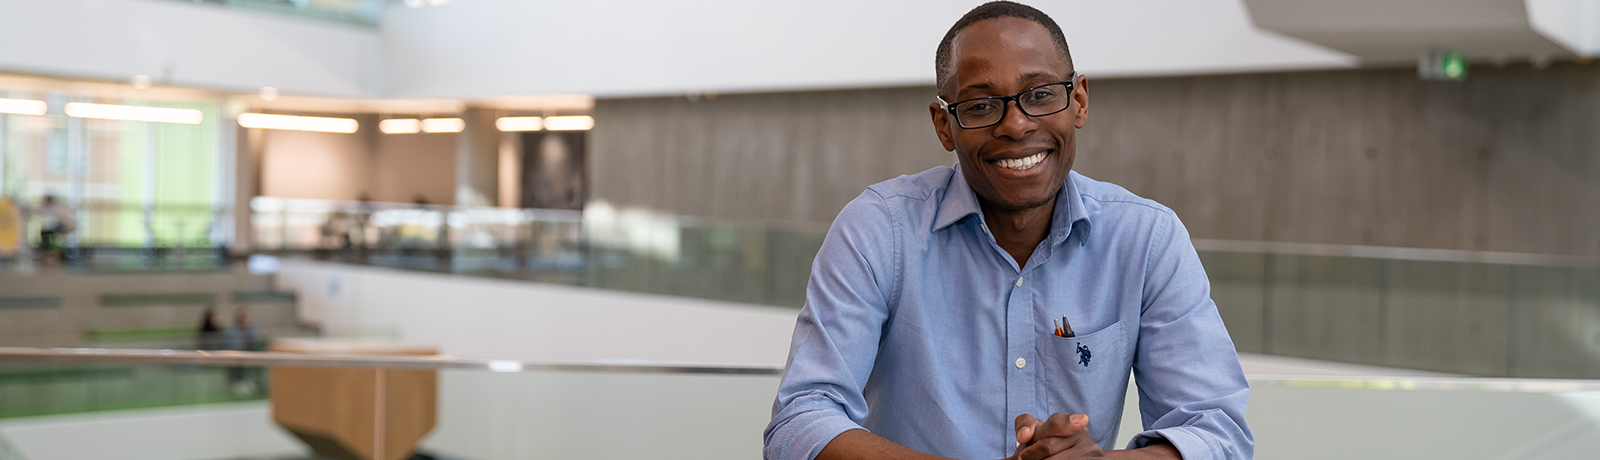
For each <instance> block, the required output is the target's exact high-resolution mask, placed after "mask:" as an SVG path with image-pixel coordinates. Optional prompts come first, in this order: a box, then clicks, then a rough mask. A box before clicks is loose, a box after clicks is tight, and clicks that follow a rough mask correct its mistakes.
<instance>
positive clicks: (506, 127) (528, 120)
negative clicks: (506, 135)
mask: <svg viewBox="0 0 1600 460" xmlns="http://www.w3.org/2000/svg"><path fill="white" fill-rule="evenodd" d="M494 127H496V128H500V130H501V131H538V130H541V129H544V119H543V118H540V117H500V119H498V120H495V121H494Z"/></svg>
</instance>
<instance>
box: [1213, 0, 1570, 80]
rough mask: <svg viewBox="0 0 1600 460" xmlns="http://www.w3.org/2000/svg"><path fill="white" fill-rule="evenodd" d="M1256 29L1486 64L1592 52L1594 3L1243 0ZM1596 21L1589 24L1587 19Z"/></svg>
mask: <svg viewBox="0 0 1600 460" xmlns="http://www.w3.org/2000/svg"><path fill="white" fill-rule="evenodd" d="M1244 3H1245V5H1247V6H1248V8H1249V12H1250V16H1251V18H1252V19H1253V20H1254V23H1255V25H1256V26H1258V27H1261V28H1263V29H1267V30H1271V31H1274V32H1278V33H1282V34H1284V35H1287V36H1290V37H1294V38H1298V39H1301V40H1305V41H1307V42H1311V43H1315V44H1318V45H1322V46H1326V47H1328V48H1331V49H1335V50H1338V51H1341V52H1345V53H1349V54H1350V55H1353V56H1355V57H1357V58H1359V59H1361V61H1362V63H1363V64H1386V63H1394V62H1408V61H1409V62H1415V60H1416V59H1417V57H1418V56H1420V55H1422V54H1424V53H1426V52H1428V50H1430V49H1452V50H1459V51H1462V52H1464V53H1466V54H1467V55H1468V57H1469V58H1475V59H1483V60H1498V59H1515V58H1529V57H1551V56H1570V55H1573V54H1588V51H1589V50H1587V49H1586V48H1585V47H1584V46H1583V45H1582V42H1583V41H1584V40H1585V39H1586V37H1584V36H1583V34H1584V33H1585V30H1584V29H1585V28H1586V27H1588V25H1585V24H1583V21H1581V19H1582V18H1584V17H1586V16H1585V14H1586V13H1587V15H1588V16H1587V17H1589V18H1591V19H1592V17H1593V14H1594V13H1600V11H1597V10H1590V11H1584V9H1585V8H1588V6H1592V5H1594V4H1596V2H1595V1H1594V0H1405V1H1395V0H1340V1H1327V0H1244ZM1590 22H1592V21H1590Z"/></svg>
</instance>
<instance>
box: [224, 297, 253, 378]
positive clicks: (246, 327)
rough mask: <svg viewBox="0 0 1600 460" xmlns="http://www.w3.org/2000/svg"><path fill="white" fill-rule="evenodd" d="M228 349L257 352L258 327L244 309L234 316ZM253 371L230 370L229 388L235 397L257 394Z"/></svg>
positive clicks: (235, 368)
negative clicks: (252, 376) (252, 375)
mask: <svg viewBox="0 0 1600 460" xmlns="http://www.w3.org/2000/svg"><path fill="white" fill-rule="evenodd" d="M228 349H229V350H237V351H255V349H256V325H255V323H252V322H250V312H249V311H248V310H245V309H244V308H240V309H239V311H237V312H234V314H233V326H232V327H229V328H228ZM251 374H252V372H251V369H250V368H247V367H237V366H235V367H229V368H228V388H229V389H230V390H232V391H233V394H234V396H238V397H245V396H250V395H253V394H255V392H256V389H257V388H258V387H257V386H256V382H255V379H252V378H250V377H251Z"/></svg>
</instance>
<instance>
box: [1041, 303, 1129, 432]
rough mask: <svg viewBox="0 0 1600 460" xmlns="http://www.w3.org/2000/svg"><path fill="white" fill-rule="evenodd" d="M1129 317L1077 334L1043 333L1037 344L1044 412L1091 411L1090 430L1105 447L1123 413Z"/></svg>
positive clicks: (1078, 412)
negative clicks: (1126, 331)
mask: <svg viewBox="0 0 1600 460" xmlns="http://www.w3.org/2000/svg"><path fill="white" fill-rule="evenodd" d="M1126 324H1127V320H1122V321H1117V322H1116V323H1112V324H1111V325H1110V326H1106V327H1104V328H1101V329H1100V330H1098V331H1095V332H1092V333H1088V334H1082V335H1079V336H1076V337H1057V336H1055V334H1045V336H1044V337H1041V338H1040V339H1041V341H1040V343H1041V346H1039V353H1040V356H1041V357H1042V358H1043V359H1042V360H1041V361H1043V362H1042V363H1041V364H1042V365H1043V366H1042V368H1041V369H1040V370H1041V371H1042V373H1041V375H1039V376H1038V379H1037V381H1038V383H1039V388H1038V392H1039V396H1040V401H1039V402H1040V405H1041V409H1042V410H1043V412H1044V413H1042V414H1036V415H1037V416H1039V417H1040V418H1041V419H1042V418H1044V417H1048V416H1049V415H1050V414H1053V413H1057V412H1061V413H1068V414H1088V415H1089V434H1090V436H1091V437H1093V438H1094V440H1095V442H1097V443H1100V446H1101V447H1103V448H1114V446H1109V445H1107V444H1106V443H1108V442H1112V439H1111V438H1112V437H1113V436H1115V435H1116V429H1117V424H1118V423H1119V422H1120V421H1121V418H1122V403H1123V398H1124V397H1126V395H1127V391H1128V373H1129V372H1130V371H1129V363H1128V359H1127V355H1128V353H1127V350H1126V348H1127V347H1126V344H1127V334H1126V333H1125V331H1124V330H1123V328H1124V327H1125V325H1126Z"/></svg>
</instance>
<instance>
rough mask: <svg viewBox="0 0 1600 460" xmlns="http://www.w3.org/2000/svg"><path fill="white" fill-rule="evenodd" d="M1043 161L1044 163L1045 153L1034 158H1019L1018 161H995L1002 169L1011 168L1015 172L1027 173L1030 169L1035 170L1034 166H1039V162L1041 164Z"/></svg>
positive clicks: (1035, 155)
mask: <svg viewBox="0 0 1600 460" xmlns="http://www.w3.org/2000/svg"><path fill="white" fill-rule="evenodd" d="M1041 161H1044V152H1039V153H1035V154H1033V155H1032V156H1027V157H1023V158H1017V159H1013V160H998V161H995V162H994V164H996V165H999V166H1000V167H1002V168H1010V169H1015V170H1018V171H1027V170H1029V169H1033V166H1034V165H1037V164H1039V162H1041Z"/></svg>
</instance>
